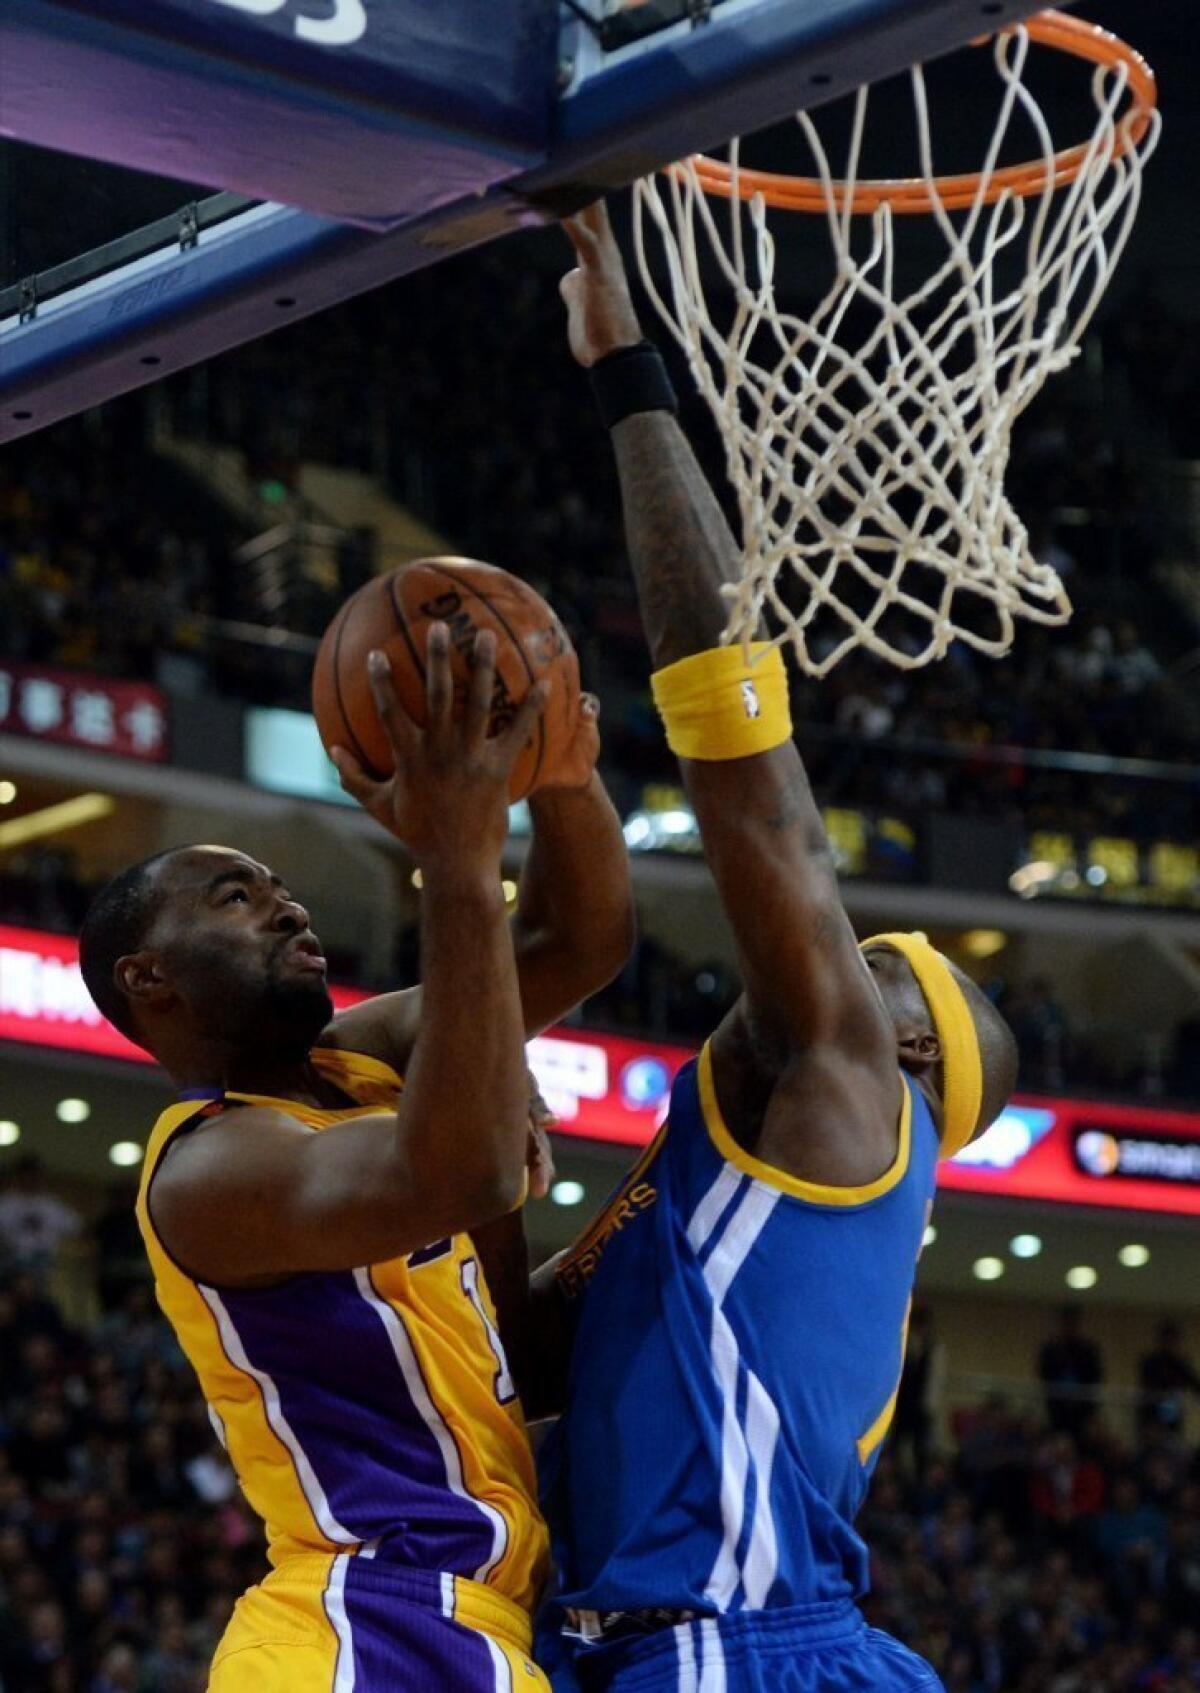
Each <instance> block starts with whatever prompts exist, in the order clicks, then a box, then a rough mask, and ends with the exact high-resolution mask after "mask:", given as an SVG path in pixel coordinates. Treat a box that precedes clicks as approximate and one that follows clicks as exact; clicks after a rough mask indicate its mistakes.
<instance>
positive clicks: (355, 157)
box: [0, 0, 557, 228]
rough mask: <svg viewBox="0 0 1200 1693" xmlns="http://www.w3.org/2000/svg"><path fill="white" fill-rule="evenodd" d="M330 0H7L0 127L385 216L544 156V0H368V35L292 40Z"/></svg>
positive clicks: (357, 218) (362, 214) (548, 68)
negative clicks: (263, 3)
mask: <svg viewBox="0 0 1200 1693" xmlns="http://www.w3.org/2000/svg"><path fill="white" fill-rule="evenodd" d="M333 4H334V0H321V3H320V5H319V6H317V7H314V5H313V4H312V3H311V0H303V3H300V0H280V6H281V9H280V10H278V11H276V12H273V13H270V14H267V15H250V14H248V13H246V12H244V11H241V10H238V9H235V8H234V7H233V6H231V5H230V4H222V3H221V0H107V3H106V5H105V7H104V9H103V12H100V11H99V10H91V9H83V8H81V7H78V6H74V5H67V4H64V3H63V0H4V4H3V5H2V6H0V66H2V67H3V72H2V74H0V131H2V132H3V133H5V134H7V135H11V136H14V137H17V138H18V139H20V140H24V141H30V142H35V143H37V144H38V145H40V146H45V147H53V148H57V149H59V150H61V151H64V152H69V153H79V154H83V155H84V156H86V157H90V158H101V159H105V160H107V161H109V162H111V163H114V164H123V165H129V166H133V167H134V168H139V169H143V170H153V171H154V172H155V173H156V174H159V175H165V176H178V177H180V178H181V180H183V181H187V182H203V183H210V184H212V186H213V187H214V188H229V189H233V190H235V191H237V192H239V193H243V194H249V195H252V196H254V197H256V198H261V199H268V200H276V201H280V202H282V203H284V204H287V205H299V206H304V207H305V208H306V209H307V210H309V211H314V212H318V213H321V214H323V215H325V216H329V217H336V218H338V219H340V220H342V221H344V222H350V223H357V224H361V225H363V226H366V227H376V228H387V227H390V226H392V225H394V224H396V223H399V222H403V221H406V220H407V219H409V218H411V217H420V216H423V215H424V214H426V213H427V212H429V211H431V210H433V209H435V208H436V207H438V206H442V205H448V204H451V203H453V202H454V201H457V200H461V199H463V198H465V197H467V196H470V195H472V194H479V193H481V192H484V191H486V190H487V189H489V188H491V187H493V186H495V185H496V184H497V183H501V182H504V181H506V180H507V179H509V178H511V177H512V176H514V175H516V174H518V173H519V172H520V171H522V170H527V169H529V168H530V167H531V166H532V165H534V164H536V163H540V162H541V161H542V160H543V159H544V157H545V152H546V147H547V143H548V138H549V131H550V119H551V113H552V108H553V100H554V77H553V66H554V53H555V49H556V41H557V32H556V29H555V26H554V17H553V6H551V5H548V4H547V3H546V0H457V4H456V5H454V6H451V5H449V4H443V3H437V4H432V5H431V4H430V3H429V0H367V8H366V10H365V12H364V13H363V18H364V20H365V33H364V34H363V35H362V36H361V37H360V39H359V40H357V41H356V42H353V43H351V44H348V45H344V46H330V45H323V44H321V43H319V42H312V41H305V40H302V39H300V38H299V37H298V36H297V34H296V27H297V23H298V20H300V19H301V18H303V17H305V16H309V17H312V16H317V15H319V16H323V17H328V16H329V15H330V14H331V12H332V10H333ZM81 90H83V91H86V93H85V94H84V95H83V96H82V97H81V92H80V91H81Z"/></svg>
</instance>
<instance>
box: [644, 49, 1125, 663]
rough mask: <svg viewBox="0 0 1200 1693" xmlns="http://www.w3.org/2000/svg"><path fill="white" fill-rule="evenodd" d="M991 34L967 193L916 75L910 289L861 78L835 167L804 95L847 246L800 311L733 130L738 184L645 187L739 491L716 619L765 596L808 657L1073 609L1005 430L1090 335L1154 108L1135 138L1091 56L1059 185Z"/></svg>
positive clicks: (651, 250) (1121, 71) (1026, 92)
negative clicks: (1017, 182)
mask: <svg viewBox="0 0 1200 1693" xmlns="http://www.w3.org/2000/svg"><path fill="white" fill-rule="evenodd" d="M991 50H992V53H993V56H994V61H995V65H996V69H997V72H998V74H999V76H1000V78H1001V81H1002V84H1003V88H1002V92H1001V102H1000V117H999V122H998V124H997V127H996V131H995V134H994V136H993V138H992V140H991V142H990V144H989V148H988V152H987V155H986V157H985V160H984V164H983V167H982V170H981V172H980V175H979V183H978V186H977V187H971V186H969V191H968V194H967V196H966V198H965V199H963V198H962V197H961V179H958V185H959V198H958V199H957V202H956V201H955V196H954V194H953V192H952V191H951V187H950V184H951V182H953V180H954V179H946V180H943V181H942V182H941V183H939V180H938V178H937V177H936V176H935V174H934V164H933V152H934V148H933V139H932V134H931V122H930V116H929V103H928V96H927V90H926V82H925V76H924V74H923V72H922V70H921V68H920V67H919V66H917V67H914V69H913V70H912V72H911V77H912V93H913V98H914V102H915V107H916V132H917V142H918V146H919V152H920V169H921V178H922V182H917V183H914V185H913V186H914V187H915V188H918V189H920V188H921V187H922V186H923V188H924V191H925V193H926V195H927V198H928V210H929V215H930V216H931V217H932V219H933V220H934V222H935V224H936V227H937V229H938V230H939V231H940V234H941V237H943V238H944V241H945V247H946V253H945V259H944V261H943V262H942V263H941V264H940V265H938V266H936V268H935V269H934V270H933V271H932V272H931V273H929V274H927V275H926V276H925V278H924V280H923V281H922V282H921V284H920V285H919V286H918V287H917V288H915V289H914V290H912V291H910V292H908V293H907V294H905V293H903V292H902V291H901V290H899V289H898V287H897V276H898V274H899V269H900V267H899V265H898V263H897V227H898V223H899V222H900V221H901V219H900V218H899V217H898V215H897V213H896V212H894V211H893V209H892V207H891V205H890V204H889V203H886V201H885V203H882V204H879V205H878V206H877V208H876V209H875V210H874V211H873V212H871V213H870V215H869V216H863V215H861V214H859V213H856V212H855V211H854V210H853V201H854V198H855V190H856V187H859V186H860V185H859V184H858V182H857V171H858V164H859V160H860V158H861V155H862V146H863V137H864V130H865V125H866V119H867V108H868V100H869V91H868V90H867V89H861V90H860V91H859V92H858V94H857V95H856V96H855V97H854V102H855V103H854V114H853V124H852V128H851V133H850V140H849V147H848V160H847V167H846V170H845V172H844V175H843V177H842V178H841V180H836V179H835V173H834V170H833V167H832V166H831V163H830V159H829V156H828V154H827V151H826V148H825V147H824V145H823V144H822V141H821V137H820V135H819V134H818V131H817V127H816V125H815V124H814V123H813V121H812V120H811V119H810V118H809V116H808V115H807V114H806V113H805V112H800V113H798V114H797V122H798V123H799V125H800V128H801V130H802V132H803V134H804V137H805V140H806V142H807V145H808V148H809V149H810V152H811V155H812V159H813V165H814V178H815V181H814V186H816V185H818V184H819V195H818V202H817V203H818V204H819V205H820V206H821V207H823V210H824V216H825V222H826V225H827V228H828V232H829V237H830V240H831V241H832V244H833V255H834V279H833V282H832V285H831V286H830V288H829V290H828V292H827V293H826V294H825V296H824V298H823V299H822V300H821V302H820V304H819V305H818V306H817V307H816V309H815V310H813V311H811V312H810V313H808V314H807V315H806V316H805V317H804V318H801V317H798V316H795V315H793V314H791V313H789V312H788V311H786V310H783V309H781V308H780V306H779V305H778V304H777V301H776V298H775V263H776V250H775V237H774V235H773V233H772V229H771V227H770V223H769V221H768V214H769V208H768V206H767V205H766V203H765V202H764V200H763V198H762V196H761V194H755V195H754V196H753V197H748V198H746V199H745V200H744V199H743V197H742V195H741V194H740V193H739V192H738V189H739V187H740V186H741V183H740V180H739V179H740V175H741V169H742V167H741V164H740V159H739V145H738V143H737V142H736V141H735V142H733V143H732V144H731V147H730V155H729V165H730V171H731V177H732V189H733V192H732V193H730V194H729V196H728V197H727V198H725V197H723V198H715V199H714V198H712V197H710V194H709V193H706V192H705V189H704V187H703V186H702V170H703V162H701V164H700V165H699V166H698V165H697V162H695V161H692V162H688V163H685V164H682V165H679V166H677V167H675V169H674V170H673V171H672V172H670V173H666V174H664V175H663V176H661V177H651V178H647V179H645V180H644V181H642V182H640V183H639V184H638V185H637V189H636V192H635V237H636V242H637V250H638V258H639V262H640V265H641V270H642V276H643V279H644V281H645V283H646V287H647V289H648V291H649V293H650V295H651V298H652V299H653V301H654V304H655V306H656V308H657V310H658V311H659V312H660V314H661V315H662V317H663V318H664V319H665V321H666V322H667V324H668V325H669V326H670V328H671V331H672V333H673V334H674V335H675V337H676V339H677V340H678V341H679V343H680V345H681V346H682V347H683V349H684V350H685V352H686V353H687V356H688V361H689V364H690V367H691V370H692V373H693V376H694V378H695V380H696V382H697V384H698V386H699V388H700V390H701V392H702V393H703V395H704V397H705V399H706V400H707V402H708V404H709V406H710V408H711V410H712V412H713V414H714V417H715V418H716V421H717V425H718V427H719V429H720V431H721V434H722V437H723V439H724V443H725V451H726V459H727V465H728V470H729V475H730V477H731V480H732V482H733V484H734V487H735V489H736V492H737V498H738V503H739V509H740V516H741V525H742V539H743V547H744V565H743V571H742V577H741V581H740V583H739V584H738V585H737V586H736V587H731V588H729V589H727V590H726V591H727V593H728V595H729V598H730V610H729V621H728V625H727V628H726V631H725V636H724V638H725V640H727V641H730V642H745V641H748V640H750V639H751V638H754V637H756V632H758V631H760V630H761V626H762V618H763V613H764V610H769V611H770V612H771V613H773V614H774V618H773V619H772V620H771V622H772V627H775V625H776V623H778V625H780V626H781V627H780V629H779V632H777V633H775V634H774V636H773V639H774V641H775V643H776V644H779V643H782V642H783V641H790V642H791V643H792V645H793V647H794V649H795V652H796V656H797V659H798V661H799V663H800V665H801V668H802V669H803V670H805V671H806V672H807V673H808V674H809V675H812V676H821V675H825V674H826V673H827V672H828V671H830V670H831V669H832V668H833V667H834V665H836V664H837V663H838V662H839V660H840V659H842V658H843V657H844V656H845V655H846V654H847V653H849V652H850V651H852V650H853V649H856V648H860V647H861V648H864V649H866V650H869V651H870V652H872V653H874V654H876V655H877V656H878V657H880V658H882V659H884V660H886V661H887V662H888V663H890V664H892V665H896V666H899V667H901V668H904V669H911V668H914V667H916V666H918V665H923V664H928V663H929V662H931V661H932V660H934V659H938V658H941V657H942V656H943V655H944V654H945V653H946V651H947V649H948V648H949V646H950V644H951V642H952V641H954V640H956V639H961V640H963V641H966V642H968V643H969V644H970V645H971V646H973V647H975V648H976V649H978V650H979V651H980V652H983V653H986V654H989V655H991V656H996V657H998V656H1001V655H1003V654H1004V653H1006V652H1007V651H1008V650H1009V648H1010V646H1011V644H1012V640H1013V635H1014V620H1015V619H1016V618H1018V617H1024V618H1029V619H1032V620H1034V621H1035V622H1038V623H1045V624H1060V623H1063V622H1065V621H1066V620H1067V618H1068V617H1069V615H1070V610H1071V607H1070V602H1069V600H1068V598H1067V595H1066V593H1065V591H1064V589H1063V586H1062V583H1061V581H1060V580H1059V578H1058V576H1057V574H1056V573H1055V571H1054V570H1053V569H1052V568H1051V567H1050V565H1048V564H1046V563H1043V562H1039V560H1038V559H1037V558H1036V557H1035V556H1034V555H1033V553H1032V551H1031V549H1030V544H1029V536H1028V533H1027V530H1026V528H1025V525H1024V524H1023V523H1022V521H1021V518H1020V517H1019V516H1018V514H1017V512H1016V511H1015V510H1014V509H1013V506H1012V505H1011V503H1010V501H1009V499H1008V497H1007V495H1006V493H1005V486H1004V477H1005V471H1006V468H1007V464H1008V459H1009V452H1010V445H1011V436H1012V428H1013V424H1014V423H1015V421H1016V419H1017V418H1018V417H1019V416H1020V414H1021V412H1022V411H1024V409H1025V408H1026V407H1027V406H1028V405H1029V403H1030V401H1031V400H1032V399H1033V398H1034V397H1035V395H1036V394H1037V393H1038V391H1039V390H1040V389H1041V387H1042V385H1043V384H1044V382H1045V381H1046V379H1047V377H1049V376H1050V375H1051V374H1052V373H1053V372H1055V371H1058V370H1061V369H1062V368H1063V367H1064V366H1065V365H1066V364H1068V363H1069V362H1070V360H1071V359H1072V358H1073V357H1074V356H1075V353H1076V351H1077V350H1078V347H1079V342H1080V337H1081V336H1082V334H1083V332H1084V330H1085V329H1086V327H1087V324H1088V322H1089V320H1090V319H1091V317H1092V314H1093V312H1094V311H1095V309H1096V306H1097V304H1098V302H1099V300H1100V297H1101V295H1102V293H1103V292H1104V289H1105V287H1106V285H1107V283H1108V281H1109V278H1110V276H1111V275H1112V271H1113V268H1114V266H1115V265H1116V263H1117V260H1118V259H1119V257H1120V255H1121V252H1122V250H1123V248H1124V246H1125V243H1126V241H1127V240H1128V237H1129V234H1130V231H1131V228H1132V224H1133V220H1134V217H1135V215H1136V212H1137V206H1138V201H1139V197H1140V190H1141V180H1142V169H1143V166H1144V163H1145V161H1146V159H1147V158H1148V157H1149V155H1150V153H1151V152H1152V150H1153V148H1154V145H1155V143H1156V141H1157V136H1158V120H1157V114H1156V113H1151V114H1150V120H1149V121H1148V122H1145V121H1144V114H1143V124H1142V125H1141V126H1139V127H1144V133H1143V134H1140V136H1132V135H1131V134H1130V132H1129V130H1128V128H1127V126H1128V125H1129V124H1130V122H1131V121H1132V120H1131V111H1132V106H1131V102H1130V100H1129V98H1128V95H1127V84H1128V68H1127V66H1126V65H1125V64H1124V63H1120V64H1117V65H1112V66H1108V65H1105V66H1101V67H1098V68H1097V69H1096V70H1095V72H1094V74H1093V77H1092V83H1091V90H1092V97H1093V99H1094V102H1095V107H1096V123H1095V128H1094V131H1093V133H1092V136H1091V139H1090V140H1089V141H1088V142H1087V143H1086V145H1085V146H1083V147H1081V148H1079V149H1077V150H1076V152H1077V154H1078V159H1077V161H1076V162H1077V163H1078V171H1077V174H1075V176H1074V180H1073V181H1070V182H1068V183H1065V184H1062V185H1057V184H1056V170H1057V169H1058V167H1059V165H1060V162H1061V161H1060V159H1058V158H1056V154H1055V148H1054V143H1053V141H1052V139H1051V135H1050V129H1049V125H1048V124H1047V121H1046V119H1045V116H1044V114H1043V112H1042V110H1041V108H1040V106H1039V104H1038V102H1037V100H1036V99H1035V98H1034V95H1033V94H1032V92H1031V91H1030V89H1029V87H1028V86H1027V84H1026V81H1025V71H1026V63H1027V59H1028V55H1029V50H1030V40H1029V34H1028V32H1027V31H1026V29H1024V28H1020V29H1016V30H1014V31H1012V32H1011V33H1006V34H1005V35H1002V36H999V37H997V38H996V40H995V42H994V43H993V45H992V49H991ZM1019 119H1023V120H1024V121H1025V122H1026V123H1027V124H1028V126H1030V127H1031V128H1032V131H1033V133H1034V135H1035V136H1036V138H1037V152H1038V158H1037V160H1035V167H1034V169H1033V172H1032V176H1033V180H1034V181H1035V183H1036V184H1037V185H1038V186H1036V187H1035V188H1034V191H1033V192H1032V193H1030V192H1029V189H1028V187H1026V188H1025V189H1024V190H1023V191H1022V193H1018V192H1016V191H1015V190H1014V189H1013V188H1012V187H1008V186H1005V185H1004V184H1005V181H1006V171H1007V167H1001V166H1000V164H999V162H998V161H999V160H1000V158H1001V156H1002V149H1003V147H1004V146H1005V144H1006V142H1007V141H1008V138H1009V132H1010V130H1011V129H1012V128H1013V126H1014V125H1015V124H1016V123H1017V122H1018V120H1019ZM948 201H949V202H950V204H948V203H947V202H948ZM955 203H957V205H958V206H959V207H960V208H961V209H951V207H952V205H954V204H955ZM785 215H786V214H785ZM1021 243H1023V244H1024V245H1023V251H1022V248H1021V245H1020V244H1021ZM659 255H661V257H665V263H666V272H667V276H668V278H669V285H668V287H667V288H666V289H665V290H664V289H660V287H659V285H658V283H657V282H656V270H655V260H656V258H658V256H659ZM1014 259H1016V260H1019V264H1018V265H1017V267H1016V269H1015V270H1013V269H1012V261H1013V260H1014ZM714 260H715V265H714V263H713V261H714ZM658 262H661V258H659V260H658ZM1006 265H1007V266H1008V267H1009V269H1007V270H1006V269H1005V266H1006ZM1010 276H1011V278H1012V280H1008V278H1009V277H1010ZM710 278H711V279H712V289H711V292H712V293H713V295H714V297H715V298H716V300H717V302H718V303H714V304H713V305H712V307H711V308H710V302H709V292H710V284H709V279H710ZM718 320H720V323H718Z"/></svg>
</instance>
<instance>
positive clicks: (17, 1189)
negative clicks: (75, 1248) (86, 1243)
mask: <svg viewBox="0 0 1200 1693" xmlns="http://www.w3.org/2000/svg"><path fill="white" fill-rule="evenodd" d="M82 1226H83V1219H82V1218H81V1217H80V1215H79V1213H78V1211H76V1210H75V1209H74V1208H73V1207H72V1206H70V1205H68V1204H67V1203H66V1202H65V1200H62V1199H59V1198H57V1197H56V1196H55V1195H54V1194H53V1193H51V1191H50V1189H49V1187H48V1186H47V1185H46V1178H45V1175H44V1173H43V1170H42V1162H41V1159H40V1158H36V1157H35V1156H34V1155H33V1154H32V1153H30V1154H27V1155H26V1156H25V1157H22V1158H20V1159H18V1161H17V1163H16V1164H15V1165H14V1166H13V1168H12V1170H11V1172H10V1174H9V1178H8V1185H7V1187H6V1188H5V1191H4V1192H3V1193H0V1256H2V1257H3V1259H5V1260H7V1262H8V1264H9V1265H10V1267H16V1268H19V1269H23V1270H29V1271H32V1272H33V1273H34V1274H35V1275H38V1276H42V1275H44V1274H45V1273H46V1271H48V1270H49V1269H50V1268H51V1266H52V1264H53V1262H54V1259H55V1256H56V1255H57V1252H58V1248H59V1245H60V1244H61V1242H62V1241H64V1240H69V1239H70V1238H71V1237H72V1236H73V1235H77V1234H78V1233H79V1231H80V1229H81V1228H82Z"/></svg>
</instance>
